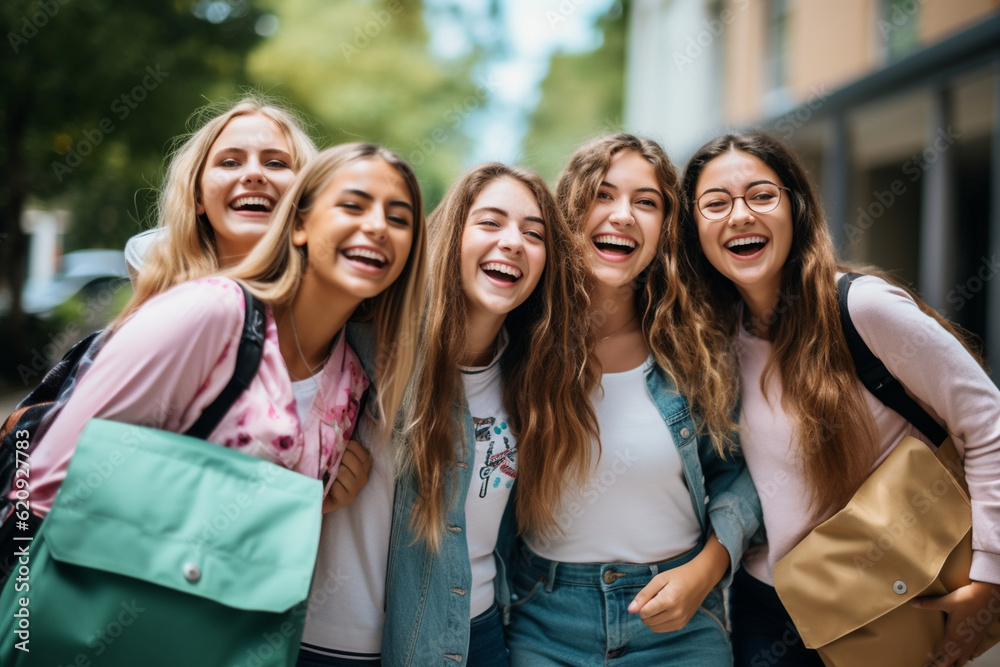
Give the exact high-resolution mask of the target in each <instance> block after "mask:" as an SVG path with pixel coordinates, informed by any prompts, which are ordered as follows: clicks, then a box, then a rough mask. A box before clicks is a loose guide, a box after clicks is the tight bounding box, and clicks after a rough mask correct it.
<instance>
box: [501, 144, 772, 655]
mask: <svg viewBox="0 0 1000 667" xmlns="http://www.w3.org/2000/svg"><path fill="white" fill-rule="evenodd" d="M676 188H677V175H676V172H675V170H674V167H673V165H672V164H671V163H670V161H669V159H668V158H667V156H666V154H665V153H664V152H663V149H662V148H661V147H660V146H659V145H658V144H656V143H655V142H652V141H649V140H644V139H639V138H636V137H633V136H631V135H628V134H617V135H613V136H608V137H603V138H600V139H597V140H595V141H593V142H591V143H589V144H587V145H585V146H583V147H582V148H580V149H579V150H578V151H577V152H576V153H575V154H574V155H573V157H571V158H570V161H569V164H568V165H567V166H566V169H565V170H564V172H563V174H562V176H561V177H560V179H559V187H558V196H559V200H560V205H561V206H562V208H563V210H564V212H565V214H566V217H567V220H568V221H569V222H570V225H571V226H572V227H573V229H574V231H575V233H576V234H577V236H578V237H579V238H580V239H581V240H582V241H583V242H584V244H585V250H584V252H585V256H586V260H587V263H588V265H589V268H590V274H591V277H592V279H593V284H592V289H591V293H590V296H591V301H592V305H591V310H590V313H589V317H590V319H591V322H592V326H593V327H594V329H595V330H596V334H597V338H598V339H597V342H596V357H595V358H594V359H592V360H591V363H592V366H593V368H594V371H593V372H595V373H600V374H601V375H600V384H601V388H600V390H598V391H596V392H594V393H593V394H592V401H593V405H594V409H595V411H596V415H597V419H598V423H599V425H600V441H597V440H596V439H594V440H593V442H589V443H586V446H585V448H583V449H580V450H576V451H574V455H575V457H576V458H575V462H576V465H580V466H582V467H583V469H584V470H585V472H586V476H585V478H584V480H583V482H584V483H583V484H582V485H581V484H572V483H570V481H569V480H568V479H566V478H559V477H557V479H564V480H565V481H564V482H563V484H562V494H561V496H557V498H559V499H561V504H560V505H559V511H558V513H553V510H552V509H549V510H548V511H549V512H550V516H553V517H554V519H555V526H554V527H555V530H551V529H549V530H545V528H547V527H546V526H545V525H543V524H540V523H539V522H535V521H531V517H530V516H527V520H526V515H525V514H522V513H520V511H519V514H518V519H519V520H520V522H521V524H522V526H523V528H524V529H525V539H524V542H525V548H524V549H523V550H522V553H521V556H520V558H519V560H518V561H517V565H516V567H515V574H514V589H513V592H514V594H515V597H516V599H515V601H514V602H513V603H512V609H511V616H512V618H511V623H510V627H509V632H508V639H509V642H510V649H511V660H512V663H513V664H514V665H532V666H535V665H540V666H548V665H552V666H554V665H574V666H575V667H584V666H590V665H594V666H597V665H606V664H615V665H629V666H631V665H635V666H643V667H645V666H646V665H667V664H669V665H689V666H691V667H705V666H708V665H712V666H719V667H722V666H728V665H730V664H731V661H732V652H731V650H730V646H729V639H728V636H727V633H726V629H725V613H724V609H723V600H722V588H723V587H724V586H726V585H728V583H729V581H730V580H731V578H732V575H733V572H734V571H735V570H736V568H737V567H738V564H739V562H740V557H741V556H742V555H743V551H744V549H745V548H746V546H747V544H748V543H749V540H750V536H751V535H752V534H753V533H754V532H755V531H756V530H757V527H758V522H759V514H760V506H759V501H758V499H757V494H756V492H755V491H754V489H753V485H752V484H751V482H750V477H749V474H748V473H747V470H746V465H745V464H744V462H743V459H742V456H741V455H740V454H739V453H738V451H736V449H735V447H734V446H733V443H734V440H735V438H734V436H733V434H732V433H731V432H721V433H708V432H703V431H701V430H699V429H700V427H701V425H702V423H703V421H702V417H701V414H700V408H703V407H704V406H701V405H699V404H697V403H693V402H691V401H689V400H688V399H687V398H686V397H685V396H683V395H681V394H679V393H678V392H677V390H676V389H675V384H677V380H676V379H675V378H676V376H677V374H678V373H679V372H680V367H679V366H678V363H677V362H678V360H680V359H681V358H683V356H684V354H685V351H684V349H683V348H682V347H681V346H680V345H678V344H677V343H676V342H675V341H676V340H677V339H678V334H679V332H680V330H679V328H678V327H680V326H684V325H683V322H684V321H685V317H684V308H685V307H686V304H684V303H683V302H682V301H681V300H680V299H679V298H678V291H677V290H676V289H675V288H674V286H672V285H670V284H668V283H667V282H666V281H665V279H664V276H665V263H667V262H668V261H669V259H670V258H669V257H668V256H667V254H666V253H665V248H666V245H667V240H668V238H669V236H670V234H672V233H675V231H676V225H677V216H678V212H679V204H678V195H677V189H676ZM708 407H709V408H711V406H708ZM726 445H728V446H726ZM570 469H573V468H570ZM557 475H558V471H557ZM552 483H553V481H552V480H544V479H539V478H534V479H531V478H527V477H526V476H525V478H524V479H522V480H521V482H520V483H519V484H520V486H519V489H518V495H519V498H518V502H519V507H518V509H519V510H520V509H521V504H522V503H523V504H524V505H528V506H530V505H532V504H533V501H535V500H536V499H537V498H539V496H538V495H537V494H538V489H539V488H541V487H542V485H543V484H552ZM545 506H546V507H548V508H551V507H553V505H551V504H548V505H545ZM612 660H613V663H612V662H611V661H612Z"/></svg>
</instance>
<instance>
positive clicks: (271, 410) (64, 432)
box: [31, 278, 368, 516]
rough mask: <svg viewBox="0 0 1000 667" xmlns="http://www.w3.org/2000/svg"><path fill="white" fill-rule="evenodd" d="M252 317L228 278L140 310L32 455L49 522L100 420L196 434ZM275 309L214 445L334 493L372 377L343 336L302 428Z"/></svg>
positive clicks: (35, 489) (36, 488) (35, 493)
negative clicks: (77, 453) (79, 445)
mask: <svg viewBox="0 0 1000 667" xmlns="http://www.w3.org/2000/svg"><path fill="white" fill-rule="evenodd" d="M244 310H245V305H244V300H243V292H242V291H241V290H240V288H239V286H238V285H237V284H236V283H235V282H233V281H232V280H229V279H224V278H204V279H201V280H197V281H194V282H190V283H184V284H182V285H178V286H176V287H174V288H172V289H170V290H168V291H167V292H165V293H163V294H160V295H157V296H156V297H154V298H153V299H151V300H150V301H149V302H148V303H147V304H145V305H144V306H143V307H142V308H140V309H139V310H137V311H136V312H135V313H134V314H133V315H132V317H130V318H129V319H128V320H127V321H126V322H125V323H124V324H123V325H122V326H121V327H120V328H119V329H118V331H117V332H115V334H114V336H112V337H111V338H110V339H109V340H108V341H107V342H106V343H105V344H104V347H103V348H102V349H101V351H100V353H99V354H98V355H97V358H96V359H95V361H94V363H93V366H91V367H90V368H89V369H88V370H87V372H86V374H85V375H84V376H83V377H82V378H81V379H80V381H79V383H78V385H77V386H76V388H75V389H74V390H73V393H72V395H71V396H70V398H69V400H68V401H67V402H66V404H65V406H64V407H63V409H62V410H61V411H60V412H59V414H58V415H57V416H56V418H55V419H54V421H53V422H52V424H51V426H50V427H49V428H48V430H47V431H46V432H45V434H44V435H43V436H42V439H41V440H40V441H39V442H38V444H37V447H36V449H35V451H34V452H33V453H32V455H31V477H32V487H31V508H32V510H33V511H34V512H35V513H36V514H39V515H41V516H44V515H45V514H47V513H48V511H49V510H50V509H51V507H52V501H53V499H54V498H55V495H56V492H57V491H58V490H59V485H60V484H62V480H63V479H64V478H65V477H66V468H67V466H68V465H69V461H70V458H71V457H72V456H73V451H74V449H75V448H76V441H77V440H78V439H79V437H80V433H81V432H82V431H83V427H84V426H85V425H86V423H87V421H89V420H90V419H91V418H92V417H100V418H102V419H111V420H115V421H121V422H126V423H130V424H140V425H143V426H150V427H153V428H159V429H164V430H167V431H173V432H175V433H183V432H184V431H186V430H187V429H189V428H190V427H191V426H192V425H193V424H194V423H195V421H196V420H197V419H198V417H199V416H200V415H201V413H202V411H203V410H204V409H205V408H206V407H207V406H208V405H209V404H210V403H211V402H212V401H214V400H215V398H216V397H217V396H218V395H219V393H220V392H221V391H222V389H223V387H225V386H226V384H227V383H228V382H229V379H230V378H231V377H232V375H233V370H234V368H235V366H236V349H237V347H238V346H239V341H240V335H241V333H242V329H243V317H244ZM266 311H267V313H266V314H267V322H266V333H265V339H264V347H263V354H262V356H261V361H260V368H259V369H258V370H257V374H256V375H255V376H254V379H253V381H252V382H251V383H250V386H249V387H248V388H247V389H246V391H244V392H243V394H242V395H241V396H240V397H239V398H238V399H237V400H236V402H235V403H234V404H233V406H232V408H230V410H229V412H227V413H226V415H225V416H224V417H223V418H222V421H221V422H220V423H219V425H218V426H217V427H216V428H215V430H214V431H212V433H211V434H209V436H208V440H209V441H211V442H214V443H217V444H220V445H224V446H226V447H231V448H233V449H238V450H240V451H242V452H245V453H247V454H250V455H252V456H256V457H259V458H262V459H265V460H268V461H273V462H275V463H278V464H280V465H282V466H284V467H286V468H289V469H291V470H295V471H297V472H300V473H302V474H304V475H308V476H310V477H315V478H320V479H323V478H326V490H329V487H330V485H331V484H332V483H333V480H334V479H335V478H336V476H337V471H338V469H339V467H340V458H341V456H342V454H343V452H344V448H345V447H346V445H347V441H348V440H349V439H350V437H351V434H352V433H353V432H354V425H355V421H356V418H357V416H358V407H359V403H360V399H361V395H362V393H363V392H364V391H365V389H367V387H368V378H367V377H366V376H365V373H364V371H363V370H362V368H361V363H360V362H359V361H358V358H357V356H356V355H355V354H354V352H353V350H351V348H350V346H348V345H347V343H346V342H345V340H344V336H343V335H340V336H338V337H337V340H336V341H335V342H334V346H333V349H332V351H331V353H330V357H329V359H328V360H327V363H326V365H325V366H324V369H323V371H322V372H321V373H320V374H319V376H317V380H318V382H319V385H318V389H317V391H316V397H315V399H314V400H313V404H312V407H311V408H310V409H309V413H308V416H307V417H306V420H305V423H302V422H301V421H300V420H299V417H298V414H297V413H296V409H295V398H294V396H293V394H292V385H291V380H290V378H289V376H288V370H287V368H286V367H285V363H284V361H283V360H282V358H281V352H280V351H279V348H278V330H277V327H276V326H275V323H274V315H273V313H272V312H271V308H270V306H268V307H267V309H266ZM327 473H328V474H329V475H328V477H327Z"/></svg>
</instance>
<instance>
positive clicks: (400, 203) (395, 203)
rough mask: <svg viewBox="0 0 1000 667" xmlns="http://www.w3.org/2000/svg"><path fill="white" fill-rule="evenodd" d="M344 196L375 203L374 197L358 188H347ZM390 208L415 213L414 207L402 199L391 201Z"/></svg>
mask: <svg viewBox="0 0 1000 667" xmlns="http://www.w3.org/2000/svg"><path fill="white" fill-rule="evenodd" d="M344 194H348V195H355V196H357V197H361V198H362V199H367V200H368V201H375V197H372V196H371V195H370V194H368V193H367V192H365V191H364V190H358V189H357V188H347V189H346V190H344ZM389 206H402V207H404V208H407V209H409V211H410V213H413V206H411V205H410V203H409V202H405V201H403V200H402V199H393V200H390V201H389Z"/></svg>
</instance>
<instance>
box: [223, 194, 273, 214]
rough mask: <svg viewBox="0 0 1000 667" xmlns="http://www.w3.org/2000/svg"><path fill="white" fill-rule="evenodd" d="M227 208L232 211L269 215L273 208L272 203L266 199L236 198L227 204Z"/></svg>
mask: <svg viewBox="0 0 1000 667" xmlns="http://www.w3.org/2000/svg"><path fill="white" fill-rule="evenodd" d="M229 208H231V209H233V210H234V211H246V212H251V213H270V212H271V210H272V209H273V208H274V202H273V201H271V200H270V199H268V198H267V197H237V198H236V199H234V200H233V201H232V202H231V203H230V204H229Z"/></svg>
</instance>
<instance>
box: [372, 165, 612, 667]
mask: <svg viewBox="0 0 1000 667" xmlns="http://www.w3.org/2000/svg"><path fill="white" fill-rule="evenodd" d="M428 227H429V236H430V243H429V245H430V247H431V248H432V249H433V250H432V255H431V260H430V262H431V264H430V265H431V266H432V267H433V269H432V271H431V274H430V289H429V294H430V305H429V309H428V312H427V316H426V324H425V331H424V336H423V339H422V340H423V341H424V346H423V349H422V358H421V365H420V368H419V371H418V376H417V379H416V383H415V385H414V387H413V390H412V394H411V398H410V400H411V402H410V405H409V412H408V414H409V415H410V416H411V419H412V422H411V426H410V428H409V430H408V433H407V442H406V447H405V456H406V461H405V467H404V468H403V475H402V477H401V479H400V482H399V484H398V485H397V491H396V500H395V510H394V517H393V527H392V546H391V551H390V556H389V571H388V577H387V587H388V589H387V602H386V619H385V631H384V636H383V651H382V659H383V662H384V663H385V664H387V665H418V666H423V665H439V664H452V663H453V662H454V663H455V664H463V665H469V666H470V667H475V666H481V665H506V664H507V650H506V648H505V645H504V637H503V632H502V630H501V623H500V613H499V611H498V606H497V602H496V601H495V598H496V595H495V593H494V587H495V586H499V587H500V589H501V590H503V588H504V578H503V568H499V569H498V561H497V560H496V559H495V556H494V551H495V550H496V547H497V542H498V536H499V535H500V533H501V526H502V525H503V526H505V527H507V526H510V525H511V524H510V521H509V517H508V518H507V520H504V517H505V514H506V513H508V508H509V507H511V506H512V505H513V503H512V501H511V498H512V492H513V487H514V479H515V477H521V476H527V477H535V478H539V477H541V478H546V479H553V478H554V477H553V475H554V474H555V473H557V471H558V470H559V466H560V465H562V463H563V462H564V461H566V460H568V458H569V457H568V454H569V453H570V452H572V451H574V450H575V449H576V448H579V447H580V446H582V445H586V444H587V442H588V438H589V436H590V435H591V434H592V433H593V432H594V420H593V411H592V409H591V408H590V406H589V403H588V401H587V395H588V391H589V389H590V388H591V385H593V384H594V376H593V375H592V374H590V373H589V371H588V368H589V367H588V365H587V363H586V361H587V359H586V354H587V350H588V346H587V336H588V328H587V326H586V320H585V312H586V304H587V296H586V292H585V289H584V281H585V272H584V268H583V264H582V262H581V261H580V259H579V258H580V256H581V253H580V251H579V249H578V245H577V242H576V241H575V240H574V238H573V236H572V235H571V234H570V233H569V230H568V229H567V227H566V223H565V222H564V221H563V218H562V215H561V214H560V213H559V210H558V208H557V207H556V204H555V200H554V198H553V197H552V195H551V193H550V192H549V190H548V188H547V187H546V185H545V183H544V182H543V181H542V180H541V178H540V177H538V176H537V175H536V174H534V173H532V172H529V171H526V170H524V169H518V168H515V167H507V166H504V165H500V164H488V165H484V166H482V167H478V168H476V169H473V170H472V171H471V172H469V173H467V174H466V175H465V176H464V177H462V178H461V179H460V180H459V181H458V182H457V183H456V184H455V185H454V186H452V188H451V190H449V192H448V194H447V195H446V196H445V198H444V201H443V202H442V203H441V204H440V206H438V208H437V209H436V210H435V211H434V212H433V213H432V214H431V216H430V217H429V219H428ZM553 488H554V487H552V486H550V487H549V490H550V491H551V490H552V489H553ZM535 500H536V501H537V503H538V504H537V505H535V506H532V507H524V506H522V503H521V501H520V499H518V501H517V503H518V507H519V510H524V511H526V512H527V514H529V515H538V514H540V513H544V512H545V511H546V507H545V506H544V504H543V503H544V502H545V501H548V500H551V498H549V497H545V496H544V495H536V496H535ZM501 597H502V595H501Z"/></svg>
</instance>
